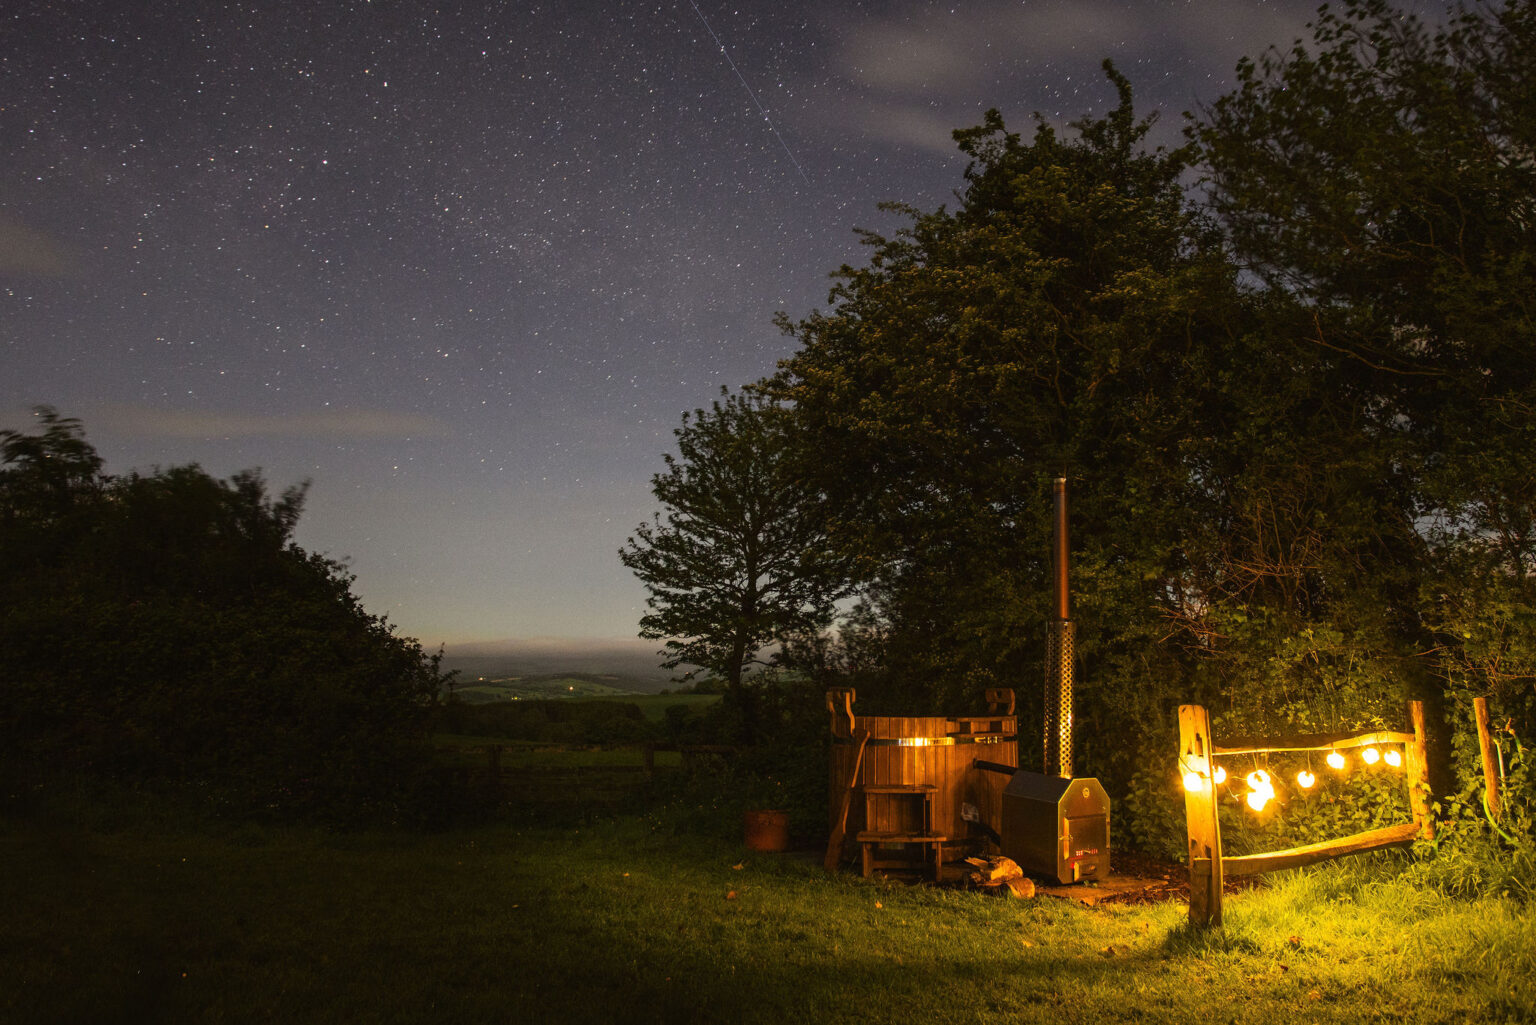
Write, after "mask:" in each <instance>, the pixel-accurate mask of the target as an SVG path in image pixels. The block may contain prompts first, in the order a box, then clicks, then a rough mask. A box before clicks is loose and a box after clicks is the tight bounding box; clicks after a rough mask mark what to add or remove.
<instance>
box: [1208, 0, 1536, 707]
mask: <svg viewBox="0 0 1536 1025" xmlns="http://www.w3.org/2000/svg"><path fill="white" fill-rule="evenodd" d="M1533 53H1536V7H1533V6H1532V5H1531V4H1530V3H1528V2H1521V0H1512V2H1506V3H1474V4H1472V5H1470V6H1465V7H1458V8H1457V9H1455V10H1454V11H1453V12H1452V13H1451V14H1450V16H1449V17H1448V18H1447V19H1446V21H1445V22H1444V23H1443V24H1442V25H1439V26H1429V25H1426V24H1424V23H1423V22H1422V21H1420V20H1419V19H1417V18H1416V17H1414V16H1412V15H1409V14H1405V13H1403V12H1401V11H1398V10H1396V9H1394V8H1393V7H1392V6H1391V5H1390V4H1388V3H1386V2H1385V0H1346V2H1345V3H1344V4H1343V5H1342V7H1340V8H1339V9H1336V10H1333V9H1323V10H1322V11H1320V12H1319V15H1318V18H1317V21H1316V23H1315V24H1314V25H1313V27H1312V39H1311V41H1310V42H1308V43H1303V42H1298V43H1297V44H1296V45H1295V46H1293V47H1292V48H1290V49H1288V50H1284V51H1280V50H1274V51H1270V52H1268V53H1266V54H1264V55H1263V56H1261V57H1260V58H1259V59H1258V60H1256V61H1253V60H1250V61H1244V62H1243V63H1242V64H1241V65H1240V66H1239V69H1238V72H1239V86H1238V88H1237V89H1236V90H1235V91H1234V92H1232V93H1231V94H1229V95H1227V96H1225V97H1223V98H1222V99H1220V100H1219V101H1218V102H1217V103H1216V104H1215V105H1214V106H1213V107H1212V108H1211V109H1210V110H1209V111H1208V112H1206V114H1205V116H1204V118H1203V121H1202V123H1200V124H1198V125H1197V126H1195V128H1194V130H1193V132H1192V136H1193V138H1194V140H1195V141H1196V142H1198V144H1199V146H1200V147H1201V150H1202V153H1203V156H1204V159H1205V161H1206V162H1207V164H1208V167H1209V195H1210V202H1211V204H1212V208H1213V210H1214V211H1215V212H1216V213H1217V214H1218V215H1219V216H1220V218H1221V220H1222V222H1223V224H1224V226H1225V228H1226V230H1227V231H1228V232H1229V234H1230V237H1231V238H1232V240H1233V244H1234V246H1235V248H1236V251H1237V253H1238V254H1239V255H1240V257H1241V258H1242V259H1243V261H1244V263H1245V265H1246V267H1247V268H1248V269H1249V270H1250V271H1251V272H1252V273H1254V274H1255V275H1256V276H1258V277H1259V278H1260V279H1262V280H1263V281H1264V282H1265V283H1266V284H1267V285H1268V286H1269V288H1270V289H1271V291H1272V294H1274V295H1277V296H1286V297H1289V298H1293V299H1295V300H1296V301H1298V302H1299V303H1301V304H1303V305H1304V307H1305V309H1306V310H1307V312H1308V314H1309V316H1308V317H1307V319H1306V320H1305V322H1303V323H1301V324H1299V325H1298V330H1297V333H1296V335H1295V339H1296V340H1297V341H1298V342H1299V343H1300V344H1302V345H1307V346H1311V347H1312V348H1313V349H1314V350H1315V351H1316V352H1317V353H1318V354H1319V356H1320V358H1321V359H1322V361H1323V362H1324V363H1325V364H1326V370H1325V373H1326V377H1327V379H1328V381H1329V382H1330V383H1331V384H1332V385H1333V386H1334V387H1338V388H1349V389H1352V390H1355V391H1357V392H1359V393H1361V394H1364V395H1368V396H1370V397H1371V401H1370V402H1369V403H1367V404H1363V405H1362V406H1361V411H1362V415H1363V422H1364V424H1365V425H1366V427H1367V430H1368V431H1369V432H1370V433H1371V434H1372V435H1373V436H1374V438H1375V439H1376V441H1375V443H1376V444H1377V445H1378V446H1380V447H1382V448H1384V449H1390V450H1391V453H1392V461H1393V465H1394V467H1395V468H1396V472H1397V474H1398V475H1399V476H1400V477H1401V479H1402V480H1403V482H1404V488H1403V498H1402V501H1401V503H1400V508H1401V515H1402V516H1404V517H1406V518H1407V519H1409V520H1410V521H1411V522H1412V523H1413V524H1414V526H1415V530H1416V532H1417V533H1418V534H1419V535H1420V536H1421V541H1422V543H1421V544H1420V545H1418V546H1417V547H1416V548H1414V549H1410V548H1409V547H1408V546H1402V548H1401V552H1400V555H1399V559H1398V567H1397V568H1396V573H1395V575H1396V576H1397V577H1398V581H1399V586H1397V587H1396V588H1393V589H1390V590H1389V589H1386V588H1383V589H1382V597H1383V601H1381V602H1380V604H1381V605H1382V606H1383V607H1386V608H1390V609H1392V611H1393V618H1394V619H1395V623H1394V625H1393V630H1394V632H1395V633H1396V634H1397V635H1398V637H1399V639H1400V640H1399V645H1400V647H1401V648H1402V649H1403V650H1404V651H1405V652H1409V653H1411V655H1410V656H1409V657H1405V658H1404V659H1403V660H1402V668H1403V671H1404V672H1406V673H1408V674H1410V675H1415V676H1417V677H1418V678H1419V682H1418V687H1419V688H1420V689H1421V690H1425V691H1426V692H1427V693H1426V696H1431V697H1433V696H1434V695H1433V693H1432V691H1433V689H1434V687H1435V685H1434V684H1433V683H1432V678H1434V677H1439V679H1440V682H1441V684H1442V685H1443V684H1451V685H1452V686H1455V687H1469V688H1470V689H1472V690H1474V691H1481V690H1487V691H1489V692H1492V693H1493V694H1495V695H1496V696H1498V697H1501V698H1503V699H1504V701H1505V702H1506V704H1505V707H1506V708H1507V709H1508V710H1509V711H1511V712H1515V711H1517V710H1518V711H1519V714H1520V716H1521V719H1522V721H1523V727H1522V728H1523V729H1524V730H1526V731H1528V730H1530V729H1531V728H1532V725H1533V724H1536V700H1533V699H1532V697H1531V690H1530V681H1531V679H1532V678H1533V676H1536V649H1533V648H1532V646H1531V643H1530V638H1531V637H1532V636H1533V635H1536V627H1533V619H1536V471H1533V469H1532V467H1533V463H1532V460H1531V455H1530V454H1531V451H1532V447H1533V445H1536V358H1533V355H1536V319H1533V316H1532V307H1531V297H1532V296H1536V87H1533V83H1536V78H1533V73H1536V72H1533V64H1532V57H1531V55H1532V54H1533Z"/></svg>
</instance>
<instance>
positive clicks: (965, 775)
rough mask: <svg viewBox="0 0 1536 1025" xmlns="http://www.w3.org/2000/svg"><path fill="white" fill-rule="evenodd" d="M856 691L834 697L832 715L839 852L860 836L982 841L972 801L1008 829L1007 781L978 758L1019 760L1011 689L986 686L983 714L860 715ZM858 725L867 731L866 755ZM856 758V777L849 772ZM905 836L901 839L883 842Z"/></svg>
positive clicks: (982, 816) (850, 849)
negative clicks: (1004, 809) (1005, 821)
mask: <svg viewBox="0 0 1536 1025" xmlns="http://www.w3.org/2000/svg"><path fill="white" fill-rule="evenodd" d="M854 697H855V695H854V692H853V691H852V690H834V691H829V692H828V695H827V707H828V709H829V710H830V712H831V714H832V758H831V766H830V773H829V786H830V795H831V802H830V805H831V809H830V817H831V820H830V823H829V825H830V827H831V830H832V834H833V838H834V839H836V838H837V837H838V835H839V833H841V835H842V837H843V838H844V839H843V840H842V841H841V844H842V850H841V851H840V852H838V854H839V857H847V856H848V855H850V854H852V853H854V851H855V844H856V842H857V841H856V838H857V837H859V835H860V834H863V835H864V836H866V837H868V836H870V835H872V834H881V835H883V836H887V837H891V838H899V837H919V836H923V835H927V836H930V837H937V838H942V839H939V840H936V841H935V843H936V844H937V845H942V846H943V847H961V846H964V845H966V844H967V843H968V842H970V841H972V840H979V839H980V838H981V837H982V836H983V835H984V833H983V831H982V830H981V829H979V828H978V826H977V825H976V824H974V823H973V822H971V821H967V817H966V816H967V811H966V806H967V805H969V806H971V807H972V808H974V812H972V813H971V814H972V816H973V817H974V818H978V819H979V820H980V822H981V823H984V824H986V825H987V826H989V827H991V828H992V829H994V830H996V829H999V828H1000V825H1001V821H1002V800H1003V790H1004V789H1005V788H1006V786H1007V784H1008V780H1007V778H1006V777H1004V776H1001V775H999V774H998V773H996V772H987V771H984V770H980V769H977V768H976V767H975V764H974V763H975V761H976V759H978V758H980V759H983V760H984V761H989V762H995V763H998V764H1002V765H1018V763H1019V745H1018V720H1017V718H1016V717H1015V716H1014V715H1013V714H1012V713H1013V692H1012V691H1011V690H1000V691H988V692H987V699H988V701H989V702H990V704H991V709H992V711H991V712H989V714H987V715H977V716H889V715H854V714H853V702H854ZM860 730H863V731H867V732H868V739H867V740H865V741H863V743H862V755H861V745H860V743H859V741H860V740H861V739H862V738H861V736H860V733H859V731H860ZM856 762H857V763H858V772H857V775H856V776H853V777H850V773H852V771H853V768H854V765H855V763H856ZM850 778H852V788H851V792H850V787H849V782H850ZM845 804H846V808H847V819H846V821H845V822H844V821H840V816H841V814H842V812H843V808H844V806H845ZM840 827H841V828H840ZM902 842H903V841H899V840H895V839H893V841H892V843H891V844H887V845H884V846H896V845H899V844H900V843H902ZM866 854H867V851H866ZM831 856H832V852H831V851H829V858H830V857H831ZM867 864H868V862H867V861H866V865H867Z"/></svg>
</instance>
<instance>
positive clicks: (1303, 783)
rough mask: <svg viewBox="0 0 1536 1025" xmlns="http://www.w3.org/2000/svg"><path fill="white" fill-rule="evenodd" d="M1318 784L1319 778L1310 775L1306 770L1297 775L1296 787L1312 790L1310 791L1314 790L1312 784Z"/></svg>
mask: <svg viewBox="0 0 1536 1025" xmlns="http://www.w3.org/2000/svg"><path fill="white" fill-rule="evenodd" d="M1316 782H1317V777H1316V776H1314V775H1312V773H1310V772H1309V771H1307V770H1306V769H1302V770H1301V771H1300V772H1298V773H1297V774H1296V785H1297V786H1299V787H1301V789H1303V790H1310V789H1312V784H1314V783H1316Z"/></svg>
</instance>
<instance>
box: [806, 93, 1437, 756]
mask: <svg viewBox="0 0 1536 1025" xmlns="http://www.w3.org/2000/svg"><path fill="white" fill-rule="evenodd" d="M1106 70H1107V72H1108V74H1109V77H1110V79H1111V81H1112V82H1113V83H1114V85H1115V86H1116V88H1117V89H1118V91H1119V100H1120V102H1119V104H1118V105H1117V106H1116V107H1115V108H1114V109H1113V110H1112V111H1110V112H1109V113H1108V114H1107V115H1106V116H1104V117H1102V118H1090V119H1085V120H1083V121H1080V122H1078V123H1077V124H1075V125H1074V126H1073V128H1074V133H1073V134H1072V135H1070V136H1068V135H1064V134H1062V133H1058V132H1056V131H1055V130H1053V129H1052V128H1051V127H1050V126H1048V125H1046V124H1043V123H1040V124H1037V125H1036V127H1035V130H1034V133H1033V138H1032V139H1029V140H1025V139H1023V138H1021V137H1020V136H1019V135H1016V134H1013V133H1011V132H1009V131H1007V129H1006V127H1005V126H1004V124H1003V122H1002V119H1001V118H1000V117H999V116H997V115H996V114H989V115H988V117H987V120H986V122H985V123H984V124H983V125H981V126H979V127H977V128H974V129H970V130H966V131H962V132H957V133H956V139H957V141H958V143H959V146H960V148H961V150H962V151H963V152H964V153H966V155H967V156H969V157H970V158H971V163H970V166H969V168H968V169H967V171H966V175H965V187H964V189H963V190H962V191H961V192H960V194H959V200H960V204H959V206H958V207H957V208H956V209H955V210H953V211H951V210H948V209H940V210H937V211H934V212H930V213H922V212H919V211H915V210H907V211H906V212H907V213H908V215H909V217H910V226H909V227H908V228H906V229H904V230H902V231H901V232H899V233H897V234H896V235H895V236H894V237H891V238H885V237H880V236H875V235H870V236H869V237H868V238H867V242H868V243H869V245H870V247H871V250H872V255H871V257H870V260H869V262H868V264H867V265H866V266H864V267H859V268H852V267H845V268H843V269H842V270H841V271H840V272H839V274H838V275H837V278H838V280H837V284H836V286H835V287H834V289H833V292H832V295H831V303H832V307H831V309H830V310H829V311H828V312H826V313H817V314H813V315H811V316H810V317H807V318H805V319H803V320H801V321H799V322H794V323H790V322H786V323H785V325H784V326H785V327H786V329H788V330H789V331H791V332H792V333H794V334H795V336H796V337H797V338H798V339H799V340H800V342H801V346H802V347H801V349H800V351H799V352H797V353H796V355H795V356H794V357H793V358H792V359H790V360H789V361H788V362H787V363H786V364H785V365H784V367H783V371H782V373H781V374H780V376H779V378H778V379H777V381H776V387H777V388H778V389H780V393H781V394H782V395H783V396H784V397H786V398H787V399H789V400H792V401H793V402H794V403H795V409H796V415H797V417H798V418H799V419H800V420H801V423H802V430H803V432H804V433H803V437H805V438H806V439H807V440H808V445H807V450H808V451H809V452H810V453H812V454H813V455H812V457H811V458H809V459H808V460H807V466H808V467H810V468H811V469H812V470H814V471H816V472H817V474H818V477H817V480H818V486H819V487H820V488H822V489H823V490H824V491H825V493H826V495H827V502H826V504H825V506H824V507H823V508H824V511H825V515H826V517H827V522H828V529H829V533H830V536H831V538H832V540H833V542H834V543H835V544H836V545H837V546H838V548H839V549H840V550H845V551H848V552H850V553H851V554H853V555H854V556H856V557H857V558H858V560H859V565H860V575H861V577H862V578H863V579H865V580H867V581H870V582H872V584H873V587H872V589H871V593H872V594H873V595H874V596H875V598H876V600H877V601H878V602H879V605H880V611H881V612H882V613H883V615H884V616H885V619H886V625H887V627H888V629H886V630H885V632H884V638H885V644H886V655H887V661H888V668H889V669H890V676H889V679H888V686H889V691H890V696H891V698H892V699H893V701H899V702H900V703H901V704H903V705H906V706H907V707H911V706H912V705H913V704H914V703H915V702H916V701H921V703H922V705H921V707H924V708H933V707H955V706H956V705H957V704H958V703H960V702H964V701H966V700H968V699H969V698H971V697H972V696H973V695H975V694H976V692H977V691H978V690H979V689H980V688H981V687H982V686H986V685H996V684H997V683H1005V684H1011V685H1018V684H1020V683H1025V684H1033V683H1034V681H1037V680H1039V679H1040V678H1041V677H1040V661H1039V660H1040V657H1041V654H1042V651H1041V649H1042V646H1043V645H1042V641H1043V634H1044V629H1043V623H1044V621H1045V619H1046V617H1047V610H1048V608H1049V601H1048V597H1049V596H1048V586H1049V583H1048V582H1049V572H1048V569H1047V558H1048V552H1049V545H1048V538H1047V531H1048V523H1049V515H1048V509H1049V499H1048V494H1049V489H1048V480H1049V478H1050V477H1052V476H1055V475H1056V474H1058V473H1064V474H1066V475H1067V476H1068V477H1069V478H1072V480H1073V481H1074V492H1075V496H1076V497H1075V500H1074V513H1073V524H1074V552H1073V555H1074V559H1075V561H1076V566H1077V571H1076V586H1077V591H1078V600H1077V602H1076V617H1077V618H1078V619H1079V634H1078V636H1079V645H1080V646H1079V650H1080V652H1081V653H1082V656H1083V668H1084V670H1085V671H1084V673H1083V677H1082V681H1081V683H1080V686H1079V704H1078V716H1079V719H1080V721H1081V722H1082V723H1083V726H1084V729H1082V730H1081V731H1080V733H1079V737H1080V743H1081V745H1082V746H1083V747H1084V748H1085V750H1084V752H1083V755H1084V761H1085V763H1092V764H1094V765H1095V771H1096V772H1099V773H1101V774H1105V775H1107V776H1109V777H1110V778H1112V779H1113V778H1119V779H1124V778H1125V776H1126V775H1128V774H1129V773H1130V771H1131V768H1132V759H1133V756H1134V754H1135V752H1134V746H1133V745H1127V744H1125V743H1124V738H1125V737H1129V736H1146V735H1147V733H1146V731H1147V729H1148V728H1149V727H1152V726H1155V725H1160V724H1166V723H1167V722H1168V721H1169V719H1168V716H1167V715H1166V714H1165V713H1166V712H1167V711H1168V709H1169V708H1170V707H1171V705H1172V704H1173V703H1175V702H1177V701H1179V700H1190V699H1201V700H1205V701H1208V702H1212V703H1214V704H1216V705H1217V706H1218V707H1219V708H1223V709H1232V710H1240V711H1241V712H1242V713H1243V714H1244V716H1245V717H1246V718H1248V719H1250V720H1252V719H1255V718H1263V717H1266V716H1274V717H1277V718H1279V717H1294V715H1295V713H1297V712H1302V713H1303V714H1305V712H1306V710H1307V708H1308V707H1309V704H1312V705H1313V707H1314V708H1316V707H1320V706H1316V705H1315V704H1313V703H1312V699H1313V698H1314V697H1316V695H1317V692H1318V691H1319V689H1326V688H1328V687H1330V686H1333V684H1334V683H1336V682H1337V680H1336V679H1335V677H1336V676H1337V675H1338V674H1337V672H1336V670H1337V665H1336V664H1335V661H1336V660H1334V659H1333V657H1332V655H1333V653H1334V652H1336V651H1338V650H1342V649H1344V648H1348V647H1350V646H1351V645H1353V646H1355V647H1357V648H1358V647H1362V646H1364V647H1366V648H1367V649H1368V650H1369V651H1370V652H1372V653H1373V657H1374V656H1379V655H1380V652H1381V648H1382V645H1383V643H1385V642H1383V641H1381V638H1382V637H1383V636H1386V635H1387V634H1389V632H1390V631H1389V629H1388V627H1389V626H1390V624H1389V623H1387V622H1386V619H1387V617H1386V615H1385V614H1384V613H1383V612H1382V611H1381V610H1380V609H1379V608H1378V602H1377V601H1376V598H1377V596H1378V594H1379V592H1380V588H1381V586H1382V580H1383V578H1393V572H1394V571H1393V569H1392V567H1394V566H1397V565H1399V564H1400V563H1402V562H1403V561H1404V559H1405V558H1407V559H1408V560H1409V561H1411V557H1412V554H1413V551H1414V550H1415V546H1416V545H1417V544H1418V543H1419V541H1418V537H1417V535H1416V533H1415V531H1414V529H1413V518H1412V515H1411V508H1410V506H1409V504H1408V502H1407V499H1406V497H1405V494H1404V486H1405V485H1404V478H1403V475H1402V473H1401V472H1400V471H1398V470H1396V469H1394V460H1393V453H1392V452H1391V450H1390V448H1389V447H1386V446H1384V445H1383V444H1381V438H1380V437H1379V436H1378V435H1377V434H1375V433H1373V431H1372V427H1373V425H1372V423H1371V421H1370V419H1369V417H1368V416H1366V415H1365V414H1366V412H1367V411H1369V410H1370V409H1371V408H1372V406H1373V403H1375V402H1376V401H1377V399H1376V397H1375V395H1374V393H1373V392H1371V391H1369V390H1368V389H1366V388H1364V387H1361V386H1360V385H1359V384H1358V383H1356V382H1353V381H1351V380H1349V379H1347V378H1340V377H1338V376H1337V375H1336V374H1335V373H1334V369H1335V368H1334V365H1333V363H1332V362H1331V360H1330V358H1329V355H1328V353H1327V352H1326V351H1322V350H1319V349H1318V348H1317V347H1315V346H1308V345H1301V344H1296V343H1295V341H1294V338H1295V335H1296V333H1297V332H1298V331H1299V329H1300V326H1301V325H1304V324H1305V323H1306V322H1307V320H1308V311H1307V310H1306V309H1305V308H1304V307H1303V306H1301V305H1300V304H1299V303H1298V302H1297V301H1296V299H1295V297H1294V296H1291V295H1287V294H1280V293H1268V292H1263V291H1255V290H1252V289H1250V288H1247V287H1245V285H1244V282H1243V280H1242V278H1241V276H1240V274H1239V268H1238V267H1237V266H1236V265H1235V264H1234V263H1233V262H1232V260H1231V259H1230V258H1229V254H1228V251H1227V250H1226V248H1225V246H1224V245H1223V240H1222V238H1221V236H1220V235H1219V233H1218V232H1216V231H1215V230H1214V228H1213V226H1212V225H1211V224H1210V223H1209V222H1208V221H1207V219H1206V218H1205V217H1204V216H1203V212H1202V211H1201V210H1200V209H1199V208H1198V207H1196V206H1194V205H1193V204H1191V203H1190V202H1189V201H1188V199H1187V198H1186V196H1185V192H1184V189H1183V186H1182V179H1183V176H1184V174H1185V172H1186V171H1187V170H1188V169H1189V168H1188V164H1187V160H1188V159H1189V158H1190V156H1191V153H1190V152H1188V151H1175V152H1166V151H1160V150H1149V149H1148V148H1147V147H1146V146H1145V145H1144V140H1145V136H1146V133H1147V130H1148V127H1149V122H1147V121H1143V120H1138V119H1137V118H1136V117H1135V114H1134V110H1133V104H1132V97H1131V90H1130V86H1129V83H1128V82H1127V81H1126V80H1125V79H1124V78H1123V77H1122V76H1120V75H1119V74H1118V73H1117V72H1115V71H1114V69H1113V68H1112V67H1107V69H1106ZM1404 553H1406V555H1405V554H1404ZM1405 589H1406V588H1405ZM1297 638H1308V639H1309V640H1306V641H1304V642H1303V643H1297ZM1311 639H1315V640H1311ZM1388 639H1389V640H1390V639H1391V638H1388ZM1394 650H1395V649H1394ZM1320 651H1326V653H1327V655H1328V657H1326V658H1322V657H1319V652H1320ZM1337 662H1338V664H1341V665H1350V666H1354V667H1355V668H1356V669H1357V668H1358V667H1357V666H1356V665H1355V663H1351V662H1350V661H1349V659H1348V658H1341V659H1338V660H1337ZM1351 671H1354V670H1353V669H1352V670H1351ZM1330 674H1333V675H1330ZM1356 675H1359V674H1358V673H1357V674H1356ZM1375 679H1377V680H1378V682H1379V680H1380V675H1379V674H1378V676H1377V677H1375ZM1385 702H1386V699H1385V697H1384V696H1383V693H1382V688H1380V687H1375V688H1369V687H1367V688H1358V689H1357V691H1356V692H1353V693H1351V694H1350V695H1349V700H1348V702H1347V704H1348V707H1347V708H1330V709H1327V710H1326V711H1320V712H1318V715H1319V716H1326V715H1327V714H1339V713H1340V712H1343V713H1346V714H1349V715H1356V716H1358V715H1362V714H1367V715H1368V714H1370V713H1371V712H1373V711H1377V710H1379V709H1380V708H1381V707H1384V705H1385ZM1034 706H1035V703H1034V702H1025V704H1024V705H1023V706H1022V708H1023V709H1024V711H1025V713H1026V715H1033V714H1034V713H1035V711H1036V709H1035V707H1034ZM1249 725H1251V726H1253V727H1256V728H1262V725H1263V724H1262V723H1258V722H1250V724H1249ZM1106 741H1107V742H1106Z"/></svg>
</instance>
